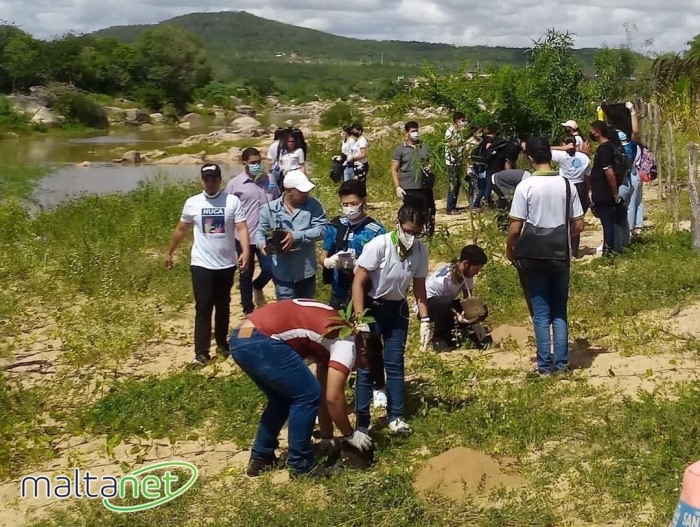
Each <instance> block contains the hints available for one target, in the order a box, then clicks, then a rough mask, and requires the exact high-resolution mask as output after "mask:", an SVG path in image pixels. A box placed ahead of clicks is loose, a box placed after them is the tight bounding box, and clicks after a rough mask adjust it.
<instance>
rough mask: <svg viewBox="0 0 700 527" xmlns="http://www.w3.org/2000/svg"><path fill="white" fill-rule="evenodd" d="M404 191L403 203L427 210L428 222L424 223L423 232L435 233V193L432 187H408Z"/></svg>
mask: <svg viewBox="0 0 700 527" xmlns="http://www.w3.org/2000/svg"><path fill="white" fill-rule="evenodd" d="M405 192H406V195H405V196H404V198H403V202H404V205H414V206H416V207H418V208H420V209H421V210H427V211H428V223H426V224H425V229H424V232H425V234H426V235H428V236H430V237H432V236H433V234H435V195H434V194H433V189H431V188H430V189H429V188H420V189H408V190H405Z"/></svg>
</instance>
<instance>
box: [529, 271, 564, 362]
mask: <svg viewBox="0 0 700 527" xmlns="http://www.w3.org/2000/svg"><path fill="white" fill-rule="evenodd" d="M525 282H526V284H527V291H526V294H527V295H528V297H529V300H530V303H531V304H532V318H533V322H534V326H535V340H536V341H537V369H538V371H539V372H540V373H552V371H562V370H563V369H564V367H565V366H566V365H567V364H568V363H569V328H568V325H567V321H566V304H567V302H568V299H569V270H568V269H567V270H565V271H556V272H550V273H525ZM550 327H551V332H550ZM552 333H553V335H554V358H552V349H551V348H552Z"/></svg>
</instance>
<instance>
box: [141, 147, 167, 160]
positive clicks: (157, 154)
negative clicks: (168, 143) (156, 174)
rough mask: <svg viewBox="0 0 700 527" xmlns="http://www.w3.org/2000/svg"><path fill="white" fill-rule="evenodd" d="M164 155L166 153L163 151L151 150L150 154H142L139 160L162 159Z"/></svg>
mask: <svg viewBox="0 0 700 527" xmlns="http://www.w3.org/2000/svg"><path fill="white" fill-rule="evenodd" d="M165 154H166V152H165V151H163V150H151V151H150V152H146V153H145V154H143V155H142V156H141V159H142V160H144V161H151V160H153V159H155V158H157V157H163V156H164V155H165Z"/></svg>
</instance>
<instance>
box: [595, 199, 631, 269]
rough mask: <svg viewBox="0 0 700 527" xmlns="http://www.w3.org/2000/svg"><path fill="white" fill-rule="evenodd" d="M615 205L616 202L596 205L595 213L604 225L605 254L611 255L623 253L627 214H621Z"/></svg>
mask: <svg viewBox="0 0 700 527" xmlns="http://www.w3.org/2000/svg"><path fill="white" fill-rule="evenodd" d="M615 207H616V206H615V204H614V203H606V204H604V205H596V207H595V215H596V216H597V217H598V219H599V220H600V223H601V224H602V226H603V256H610V254H612V253H618V254H622V250H623V248H624V240H625V234H624V231H625V225H626V224H627V220H626V218H627V215H626V214H619V213H618V212H617V211H616V210H615ZM622 216H624V219H622Z"/></svg>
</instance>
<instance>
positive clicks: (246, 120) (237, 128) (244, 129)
mask: <svg viewBox="0 0 700 527" xmlns="http://www.w3.org/2000/svg"><path fill="white" fill-rule="evenodd" d="M231 126H232V127H233V131H234V133H238V134H241V135H250V134H252V133H253V132H254V131H256V130H259V129H260V128H261V127H262V123H261V122H260V121H258V120H257V119H254V118H252V117H249V116H245V117H239V118H238V119H234V120H233V121H232V122H231Z"/></svg>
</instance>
